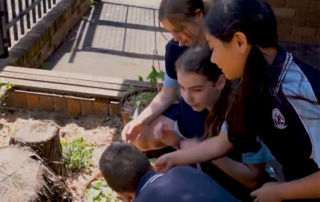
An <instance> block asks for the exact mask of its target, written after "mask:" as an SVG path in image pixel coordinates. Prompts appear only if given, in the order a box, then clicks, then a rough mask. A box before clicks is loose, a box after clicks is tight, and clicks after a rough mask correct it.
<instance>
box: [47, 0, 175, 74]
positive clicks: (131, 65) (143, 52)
mask: <svg viewBox="0 0 320 202" xmlns="http://www.w3.org/2000/svg"><path fill="white" fill-rule="evenodd" d="M159 4H160V0H135V1H130V0H122V1H121V0H117V1H115V0H102V1H100V2H98V3H97V4H96V5H95V7H94V8H93V9H92V10H91V11H90V12H88V13H87V14H86V16H84V17H83V19H82V20H81V22H80V23H79V24H78V25H77V26H76V27H75V28H74V29H73V30H72V32H71V33H70V34H69V36H68V37H67V38H66V40H65V41H64V42H63V44H62V45H61V47H60V48H59V49H58V50H57V51H56V52H55V53H54V54H53V55H52V56H51V57H50V58H49V59H48V60H47V61H46V63H45V65H44V68H46V69H51V70H57V71H65V72H73V73H83V74H90V75H99V76H112V77H120V78H122V79H134V80H137V79H138V77H139V76H143V77H146V76H147V75H148V74H149V72H150V71H151V67H152V65H155V67H157V68H159V69H161V70H164V54H165V44H166V43H167V41H168V40H169V39H170V38H171V36H170V34H169V33H168V32H165V31H164V30H163V29H162V28H161V27H160V24H159V21H158V7H159Z"/></svg>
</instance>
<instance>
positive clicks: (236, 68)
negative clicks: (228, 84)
mask: <svg viewBox="0 0 320 202" xmlns="http://www.w3.org/2000/svg"><path fill="white" fill-rule="evenodd" d="M206 38H207V41H208V44H209V46H210V48H211V49H212V55H211V62H214V63H216V64H217V65H218V67H219V68H221V70H222V72H223V73H224V74H225V76H226V78H227V79H229V80H233V79H238V78H241V77H242V74H243V70H244V67H245V64H246V60H247V57H248V54H249V51H250V46H249V45H248V43H247V41H246V39H245V36H244V35H243V34H242V33H238V32H237V33H235V34H234V36H233V38H232V40H231V41H230V42H228V43H226V42H223V41H221V40H219V39H218V38H216V37H214V36H212V35H210V34H208V33H206Z"/></svg>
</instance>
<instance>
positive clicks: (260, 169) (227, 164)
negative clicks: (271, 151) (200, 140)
mask: <svg viewBox="0 0 320 202" xmlns="http://www.w3.org/2000/svg"><path fill="white" fill-rule="evenodd" d="M212 163H213V164H214V165H216V166H217V167H218V168H220V169H221V170H223V172H225V173H226V174H227V175H229V176H230V177H232V178H234V179H235V180H237V181H238V182H240V183H241V184H244V185H246V186H247V187H248V188H250V189H251V190H253V189H254V188H256V187H257V185H259V184H261V183H262V182H263V180H264V174H265V172H264V169H265V165H266V164H265V163H260V164H248V165H247V164H244V163H242V162H238V161H235V160H232V159H230V158H228V157H224V158H220V159H217V160H213V161H212Z"/></svg>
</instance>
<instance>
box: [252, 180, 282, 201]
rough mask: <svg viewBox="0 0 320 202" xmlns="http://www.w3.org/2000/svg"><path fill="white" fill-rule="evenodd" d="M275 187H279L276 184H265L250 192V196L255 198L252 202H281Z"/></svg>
mask: <svg viewBox="0 0 320 202" xmlns="http://www.w3.org/2000/svg"><path fill="white" fill-rule="evenodd" d="M277 185H279V183H277V182H269V183H266V184H264V185H263V186H262V187H261V188H259V189H257V190H255V191H253V192H251V196H252V197H254V198H255V199H254V201H258V202H281V201H282V200H281V198H280V196H279V194H278V188H277V187H278V186H277Z"/></svg>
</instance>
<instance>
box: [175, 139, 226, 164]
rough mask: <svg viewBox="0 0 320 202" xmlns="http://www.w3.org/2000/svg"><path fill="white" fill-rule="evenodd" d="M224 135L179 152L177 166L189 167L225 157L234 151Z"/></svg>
mask: <svg viewBox="0 0 320 202" xmlns="http://www.w3.org/2000/svg"><path fill="white" fill-rule="evenodd" d="M224 135H225V136H222V135H219V136H216V137H212V138H209V139H207V140H205V141H202V142H200V143H199V144H197V145H195V146H193V147H190V148H188V149H185V150H179V151H177V152H176V154H175V155H176V158H175V159H176V160H177V161H176V163H177V165H189V164H193V163H199V162H205V161H209V160H212V159H217V158H220V157H222V156H225V155H226V154H227V153H228V152H229V151H230V150H231V149H232V145H231V143H230V142H229V141H228V138H227V136H226V134H224Z"/></svg>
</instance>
